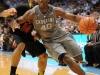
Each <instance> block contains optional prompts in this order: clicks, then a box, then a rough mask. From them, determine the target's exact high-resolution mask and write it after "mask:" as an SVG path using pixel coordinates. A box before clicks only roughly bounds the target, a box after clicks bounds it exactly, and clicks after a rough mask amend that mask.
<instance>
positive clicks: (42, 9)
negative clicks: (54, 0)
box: [39, 6, 49, 14]
mask: <svg viewBox="0 0 100 75" xmlns="http://www.w3.org/2000/svg"><path fill="white" fill-rule="evenodd" d="M39 9H40V11H41V12H42V13H43V14H45V13H47V12H48V9H49V6H47V7H45V8H39Z"/></svg>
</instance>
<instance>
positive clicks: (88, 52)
mask: <svg viewBox="0 0 100 75" xmlns="http://www.w3.org/2000/svg"><path fill="white" fill-rule="evenodd" d="M99 44H100V28H99V25H98V27H97V29H96V31H94V32H93V33H92V34H91V36H90V39H89V40H88V41H87V44H86V45H85V46H84V52H85V59H86V62H85V63H83V66H93V65H94V66H95V67H97V66H98V58H97V57H96V54H95V51H96V50H97V49H96V48H97V47H98V46H99Z"/></svg>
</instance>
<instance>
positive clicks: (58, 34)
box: [9, 0, 87, 75]
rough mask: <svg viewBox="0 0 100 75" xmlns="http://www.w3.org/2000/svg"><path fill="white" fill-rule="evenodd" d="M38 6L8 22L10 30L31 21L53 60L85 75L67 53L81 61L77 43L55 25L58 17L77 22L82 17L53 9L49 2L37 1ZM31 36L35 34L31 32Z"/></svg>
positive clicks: (59, 9)
mask: <svg viewBox="0 0 100 75" xmlns="http://www.w3.org/2000/svg"><path fill="white" fill-rule="evenodd" d="M37 2H38V5H37V6H35V7H34V8H32V9H30V10H28V11H27V12H26V13H25V14H24V15H23V16H21V17H19V18H17V19H16V20H14V21H12V22H10V24H9V25H10V26H11V28H12V29H15V28H14V27H16V25H18V24H22V23H23V22H25V21H27V20H29V19H30V20H33V24H34V28H35V30H36V31H37V32H38V33H39V35H40V36H41V39H42V41H43V44H44V46H45V47H46V48H47V50H48V52H49V53H50V54H51V56H52V58H54V59H55V60H58V61H61V62H64V63H65V64H67V65H68V66H69V68H70V69H71V70H72V71H73V72H75V73H76V74H78V75H87V74H86V73H85V72H84V71H83V70H82V69H81V68H80V66H79V65H78V64H77V63H76V62H74V61H73V60H72V59H71V58H70V57H69V56H68V54H67V53H70V54H71V56H72V57H73V58H74V59H76V60H78V61H82V51H81V48H80V47H79V45H78V44H77V42H76V41H75V40H74V39H72V38H71V37H70V36H69V35H68V33H66V32H65V31H63V29H62V28H61V27H60V26H59V25H58V24H57V23H56V19H57V17H58V16H61V17H63V18H65V19H69V20H72V21H74V22H79V21H80V19H82V18H83V16H76V15H74V14H71V13H68V12H66V11H64V10H63V9H62V8H59V7H54V6H52V5H50V4H48V3H49V0H37ZM33 35H34V36H35V33H34V31H33Z"/></svg>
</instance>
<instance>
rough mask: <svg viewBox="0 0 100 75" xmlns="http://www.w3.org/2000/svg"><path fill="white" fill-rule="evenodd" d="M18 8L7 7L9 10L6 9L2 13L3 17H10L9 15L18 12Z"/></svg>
mask: <svg viewBox="0 0 100 75" xmlns="http://www.w3.org/2000/svg"><path fill="white" fill-rule="evenodd" d="M16 12H17V11H16V9H15V8H10V9H7V10H4V11H3V12H2V13H1V15H2V16H3V17H8V16H13V15H15V14H16Z"/></svg>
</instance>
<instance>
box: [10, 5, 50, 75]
mask: <svg viewBox="0 0 100 75" xmlns="http://www.w3.org/2000/svg"><path fill="white" fill-rule="evenodd" d="M15 9H16V11H17V14H16V15H17V17H19V16H22V15H23V14H24V13H25V12H26V11H27V10H29V9H30V8H29V5H25V4H20V5H18V6H17V7H15ZM33 29H34V27H33V24H32V21H31V20H27V21H26V22H24V23H22V24H21V25H20V29H18V28H16V29H15V31H14V32H13V31H12V30H11V31H10V34H11V36H12V37H13V42H12V43H11V45H12V46H13V47H14V48H15V50H14V52H13V53H12V63H11V71H10V75H18V74H16V69H17V66H18V63H19V61H20V58H21V54H22V51H23V50H27V51H28V52H29V53H30V55H31V56H32V57H36V56H37V57H38V58H39V60H38V68H39V72H38V75H44V72H45V69H46V65H47V58H48V56H47V54H46V49H45V47H44V46H43V45H42V43H40V42H39V41H38V40H35V41H34V38H33V36H32V35H31V32H32V30H33Z"/></svg>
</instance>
